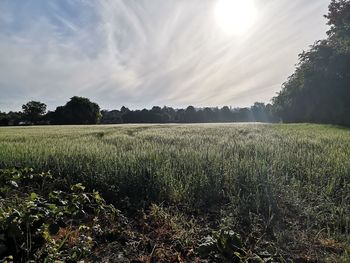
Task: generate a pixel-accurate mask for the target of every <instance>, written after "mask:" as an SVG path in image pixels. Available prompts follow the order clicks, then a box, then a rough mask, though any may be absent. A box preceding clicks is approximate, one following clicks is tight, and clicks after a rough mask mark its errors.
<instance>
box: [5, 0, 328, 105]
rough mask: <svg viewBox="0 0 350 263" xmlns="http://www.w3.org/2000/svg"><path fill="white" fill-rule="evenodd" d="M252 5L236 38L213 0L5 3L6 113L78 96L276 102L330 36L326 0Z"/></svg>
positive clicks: (116, 101)
mask: <svg viewBox="0 0 350 263" xmlns="http://www.w3.org/2000/svg"><path fill="white" fill-rule="evenodd" d="M236 1H237V0H236ZM242 1H243V0H242ZM253 1H254V3H255V6H256V10H257V14H258V15H257V17H256V19H255V21H254V23H253V24H252V26H251V27H250V28H249V30H246V31H245V32H244V33H243V34H241V35H239V36H237V35H227V34H225V32H223V30H222V28H219V26H218V23H217V21H215V17H214V11H213V10H214V9H215V4H216V0H124V1H123V0H1V1H0V92H1V96H0V111H8V110H19V109H20V108H21V105H22V104H24V103H25V102H27V101H29V100H40V101H43V102H45V103H47V104H48V106H49V109H54V108H55V107H56V106H59V105H63V104H64V103H65V102H66V101H67V100H68V99H69V98H70V97H72V96H74V95H78V96H86V97H89V98H90V99H91V100H93V101H95V102H97V103H98V104H99V105H100V106H101V107H102V108H104V109H114V108H120V107H121V106H122V105H125V106H128V107H130V108H144V107H147V108H149V107H152V106H153V105H159V106H163V105H167V106H172V107H185V106H188V105H194V106H198V107H201V106H223V105H228V106H233V107H235V106H240V107H241V106H249V105H251V104H252V103H254V102H255V101H261V102H269V100H270V99H271V98H272V97H273V96H274V95H275V93H276V92H277V91H279V90H280V88H281V84H282V83H283V82H284V81H285V80H286V79H287V77H288V76H289V75H290V74H291V73H293V69H294V65H295V64H296V62H297V58H298V54H299V53H300V52H301V51H302V50H304V49H307V48H308V46H309V45H311V44H313V43H314V42H315V41H316V40H317V39H321V38H324V37H325V35H326V34H325V32H326V30H327V26H326V19H325V18H323V15H324V14H326V13H327V6H328V4H329V0H293V1H290V0H253Z"/></svg>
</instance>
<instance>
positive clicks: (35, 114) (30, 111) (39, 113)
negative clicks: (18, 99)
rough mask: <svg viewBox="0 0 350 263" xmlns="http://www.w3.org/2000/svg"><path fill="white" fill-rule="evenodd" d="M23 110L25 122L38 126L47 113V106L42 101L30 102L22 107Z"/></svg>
mask: <svg viewBox="0 0 350 263" xmlns="http://www.w3.org/2000/svg"><path fill="white" fill-rule="evenodd" d="M22 110H23V118H24V120H25V121H27V122H30V123H33V124H36V123H38V122H39V121H40V120H41V118H42V117H43V116H44V114H45V113H46V104H45V103H42V102H40V101H29V102H28V103H27V104H24V105H22Z"/></svg>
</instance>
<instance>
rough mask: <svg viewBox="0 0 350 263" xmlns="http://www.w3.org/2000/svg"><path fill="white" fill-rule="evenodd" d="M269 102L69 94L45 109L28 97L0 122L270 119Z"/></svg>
mask: <svg viewBox="0 0 350 263" xmlns="http://www.w3.org/2000/svg"><path fill="white" fill-rule="evenodd" d="M276 120H277V119H276V118H275V117H274V116H273V114H272V105H270V104H268V105H265V104H264V103H258V102H257V103H255V104H254V105H253V106H252V107H249V108H234V109H232V108H229V107H227V106H225V107H222V108H209V107H207V108H197V109H196V108H194V107H193V106H189V107H187V108H186V109H174V108H171V107H165V106H164V107H162V108H161V107H158V106H154V107H153V108H152V109H150V110H148V109H143V110H130V109H128V108H126V107H124V106H123V107H122V108H121V109H120V110H111V111H108V110H102V111H100V107H99V106H98V105H97V104H96V103H94V102H91V101H90V100H89V99H87V98H83V97H77V96H75V97H73V98H71V99H70V101H68V102H67V103H66V105H64V106H60V107H57V108H56V110H55V111H49V112H47V113H46V104H44V103H42V102H39V101H30V102H28V103H27V104H25V105H23V106H22V111H21V112H9V113H0V125H3V126H6V125H29V124H42V125H44V124H98V123H100V124H119V123H209V122H273V121H276Z"/></svg>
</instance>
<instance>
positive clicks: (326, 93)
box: [273, 0, 350, 125]
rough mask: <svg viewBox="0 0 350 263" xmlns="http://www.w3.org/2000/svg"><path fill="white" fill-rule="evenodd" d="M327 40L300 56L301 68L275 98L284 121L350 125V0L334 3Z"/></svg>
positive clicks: (276, 110)
mask: <svg viewBox="0 0 350 263" xmlns="http://www.w3.org/2000/svg"><path fill="white" fill-rule="evenodd" d="M325 17H326V18H327V19H328V25H329V26H330V30H329V31H328V32H327V35H328V37H327V39H324V40H320V41H317V42H316V43H315V44H314V45H312V46H311V48H310V50H308V51H304V52H302V53H301V54H300V55H299V63H298V65H297V68H296V70H295V72H294V74H292V75H291V76H290V77H289V78H288V80H287V81H286V82H285V83H284V84H283V86H282V91H281V92H280V93H279V94H278V95H277V96H276V97H275V98H273V106H274V111H275V113H276V115H277V116H278V117H279V118H280V119H281V120H283V121H284V122H316V123H332V124H339V125H350V86H349V84H350V1H349V0H332V2H331V3H330V5H329V12H328V14H327V15H326V16H325Z"/></svg>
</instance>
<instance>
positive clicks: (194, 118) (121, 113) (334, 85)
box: [0, 0, 350, 126]
mask: <svg viewBox="0 0 350 263" xmlns="http://www.w3.org/2000/svg"><path fill="white" fill-rule="evenodd" d="M325 17H326V18H327V19H328V25H329V26H330V30H329V31H328V32H327V35H328V37H327V39H325V40H320V41H317V42H316V43H315V44H314V45H312V46H311V48H310V50H308V51H304V52H303V53H301V54H300V55H299V63H298V64H297V67H296V70H295V72H294V74H292V75H291V76H290V77H289V78H288V80H287V81H286V82H285V83H284V84H283V86H282V90H281V92H279V93H278V94H277V96H276V97H274V98H273V99H272V104H268V105H265V104H263V103H255V104H254V105H253V106H252V107H249V108H234V109H232V108H229V107H223V108H194V107H193V106H189V107H187V108H186V109H173V108H169V107H163V108H160V107H157V106H156V107H153V108H152V109H150V110H147V109H144V110H129V109H128V108H126V107H122V108H121V109H120V110H112V111H107V110H103V111H100V108H99V106H98V105H97V104H96V103H93V102H90V100H89V99H86V98H81V97H73V98H71V100H70V101H69V102H67V104H66V105H65V106H61V107H58V108H57V109H56V110H55V111H53V112H48V113H46V105H45V104H43V103H41V102H35V101H31V102H29V103H27V104H26V105H23V107H22V110H23V111H22V112H9V113H1V112H0V125H18V124H21V123H23V124H94V123H106V124H107V123H172V122H175V123H190V122H255V121H257V122H276V121H282V122H312V123H329V124H338V125H346V126H350V0H332V1H331V3H330V5H329V12H328V14H327V15H326V16H325Z"/></svg>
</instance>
